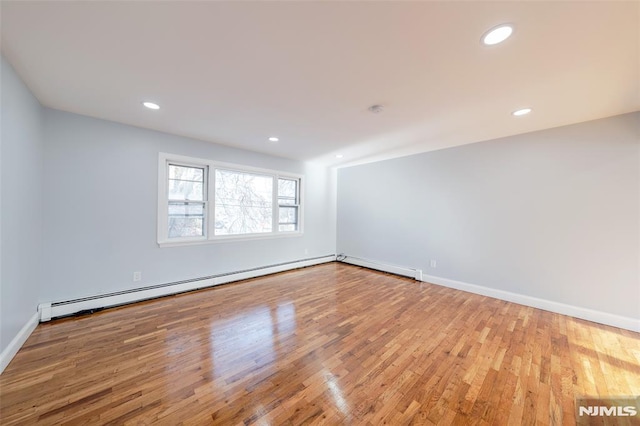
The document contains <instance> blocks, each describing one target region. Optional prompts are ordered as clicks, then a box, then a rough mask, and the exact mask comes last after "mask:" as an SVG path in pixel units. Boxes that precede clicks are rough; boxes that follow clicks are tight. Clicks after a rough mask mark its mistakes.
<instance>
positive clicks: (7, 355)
mask: <svg viewBox="0 0 640 426" xmlns="http://www.w3.org/2000/svg"><path fill="white" fill-rule="evenodd" d="M37 326H38V313H37V312H35V313H34V314H33V316H32V317H31V318H29V321H27V323H26V324H25V325H24V326H23V327H22V328H21V329H20V331H19V332H18V334H16V336H15V337H14V338H13V340H12V341H11V342H10V343H9V345H8V346H7V347H6V348H4V350H3V351H2V353H1V354H0V374H2V372H3V371H4V369H5V368H7V366H8V365H9V363H10V362H11V360H12V359H13V357H14V356H16V354H17V353H18V351H19V350H20V348H21V347H22V345H24V342H26V341H27V339H28V338H29V336H31V333H33V330H35V329H36V327H37Z"/></svg>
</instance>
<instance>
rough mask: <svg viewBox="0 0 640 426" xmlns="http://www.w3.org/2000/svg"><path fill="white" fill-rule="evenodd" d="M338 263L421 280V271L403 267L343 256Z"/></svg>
mask: <svg viewBox="0 0 640 426" xmlns="http://www.w3.org/2000/svg"><path fill="white" fill-rule="evenodd" d="M340 262H344V263H349V264H351V265H356V266H362V267H365V268H369V269H375V270H377V271H382V272H389V273H390V274H395V275H402V276H403V277H409V278H414V279H416V280H420V279H421V278H422V271H421V270H420V269H412V268H407V267H404V266H397V265H389V264H387V263H383V262H377V261H375V260H368V259H363V258H361V257H355V256H344V258H341V259H340Z"/></svg>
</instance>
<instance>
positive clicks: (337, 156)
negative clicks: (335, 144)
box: [336, 154, 344, 158]
mask: <svg viewBox="0 0 640 426" xmlns="http://www.w3.org/2000/svg"><path fill="white" fill-rule="evenodd" d="M342 157H344V155H342V154H336V158H342Z"/></svg>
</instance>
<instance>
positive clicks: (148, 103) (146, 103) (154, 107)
mask: <svg viewBox="0 0 640 426" xmlns="http://www.w3.org/2000/svg"><path fill="white" fill-rule="evenodd" d="M142 105H144V106H146V107H147V108H149V109H160V105H158V104H154V103H153V102H143V103H142Z"/></svg>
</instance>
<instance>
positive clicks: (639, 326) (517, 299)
mask: <svg viewBox="0 0 640 426" xmlns="http://www.w3.org/2000/svg"><path fill="white" fill-rule="evenodd" d="M422 281H424V282H427V283H431V284H437V285H441V286H444V287H449V288H454V289H456V290H462V291H467V292H469V293H474V294H479V295H482V296H488V297H493V298H494V299H500V300H505V301H507V302H513V303H518V304H520V305H525V306H530V307H532V308H538V309H542V310H545V311H549V312H554V313H557V314H562V315H569V316H572V317H575V318H580V319H584V320H587V321H593V322H597V323H599V324H604V325H610V326H613V327H618V328H623V329H625V330H631V331H636V332H640V319H635V318H630V317H623V316H621V315H615V314H610V313H608V312H602V311H596V310H594V309H589V308H583V307H580V306H574V305H567V304H565V303H560V302H554V301H552V300H547V299H539V298H537V297H533V296H527V295H524V294H518V293H512V292H509V291H504V290H498V289H494V288H490V287H484V286H480V285H476V284H468V283H465V282H462V281H456V280H450V279H448V278H441V277H436V276H433V275H423V277H422Z"/></svg>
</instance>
